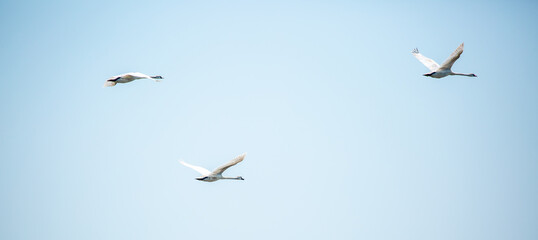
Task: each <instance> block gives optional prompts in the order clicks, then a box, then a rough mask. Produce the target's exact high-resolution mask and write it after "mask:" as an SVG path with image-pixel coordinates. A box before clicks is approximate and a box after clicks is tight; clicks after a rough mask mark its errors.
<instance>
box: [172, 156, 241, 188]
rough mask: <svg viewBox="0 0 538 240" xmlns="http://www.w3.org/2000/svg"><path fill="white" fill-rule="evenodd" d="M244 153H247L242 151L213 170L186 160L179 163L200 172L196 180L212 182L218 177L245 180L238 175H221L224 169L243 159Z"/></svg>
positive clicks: (218, 178)
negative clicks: (191, 163)
mask: <svg viewBox="0 0 538 240" xmlns="http://www.w3.org/2000/svg"><path fill="white" fill-rule="evenodd" d="M246 155H247V153H243V154H241V155H239V156H237V157H236V158H234V159H232V161H230V162H228V163H226V164H224V165H222V166H220V167H218V168H217V169H215V170H214V171H213V172H210V171H209V170H207V169H205V168H203V167H198V166H194V165H190V164H188V163H186V162H183V161H179V163H181V164H183V165H185V166H187V167H190V168H192V169H194V170H195V171H197V172H199V173H200V174H202V176H201V177H197V178H196V180H199V181H204V182H214V181H217V180H220V179H233V180H245V179H243V177H241V176H239V177H223V176H222V173H223V172H224V171H226V169H228V168H229V167H231V166H233V165H235V164H238V163H239V162H241V161H243V159H244V158H245V156H246Z"/></svg>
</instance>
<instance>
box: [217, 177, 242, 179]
mask: <svg viewBox="0 0 538 240" xmlns="http://www.w3.org/2000/svg"><path fill="white" fill-rule="evenodd" d="M222 179H230V180H243V178H242V177H222Z"/></svg>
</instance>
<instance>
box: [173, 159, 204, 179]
mask: <svg viewBox="0 0 538 240" xmlns="http://www.w3.org/2000/svg"><path fill="white" fill-rule="evenodd" d="M179 163H181V164H183V165H185V166H187V167H190V168H192V169H194V170H195V171H197V172H199V173H200V174H202V175H203V176H207V175H210V174H211V172H210V171H209V170H207V169H205V168H203V167H198V166H194V165H190V164H188V163H186V162H183V161H181V160H180V161H179Z"/></svg>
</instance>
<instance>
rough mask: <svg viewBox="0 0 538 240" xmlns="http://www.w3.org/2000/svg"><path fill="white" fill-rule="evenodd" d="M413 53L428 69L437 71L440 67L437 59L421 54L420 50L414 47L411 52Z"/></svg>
mask: <svg viewBox="0 0 538 240" xmlns="http://www.w3.org/2000/svg"><path fill="white" fill-rule="evenodd" d="M411 53H413V56H415V57H416V58H417V59H418V60H419V61H420V62H421V63H422V64H424V66H426V67H427V68H428V69H430V71H432V72H433V71H436V70H437V69H439V64H437V63H436V62H435V61H433V60H431V59H429V58H427V57H425V56H424V55H422V54H420V52H418V49H416V48H415V49H413V51H412V52H411Z"/></svg>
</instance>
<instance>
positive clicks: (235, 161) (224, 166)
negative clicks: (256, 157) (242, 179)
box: [213, 153, 247, 174]
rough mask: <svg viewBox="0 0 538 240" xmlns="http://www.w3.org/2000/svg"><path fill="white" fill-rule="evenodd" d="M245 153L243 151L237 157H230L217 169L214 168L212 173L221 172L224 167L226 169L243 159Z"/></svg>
mask: <svg viewBox="0 0 538 240" xmlns="http://www.w3.org/2000/svg"><path fill="white" fill-rule="evenodd" d="M246 155H247V153H243V154H241V155H239V156H237V157H235V158H234V159H232V161H230V162H228V163H226V164H224V165H222V166H220V167H218V168H217V169H215V170H214V171H213V174H222V173H223V172H224V171H226V169H228V168H229V167H231V166H233V165H235V164H238V163H240V162H241V161H243V159H245V156H246Z"/></svg>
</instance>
